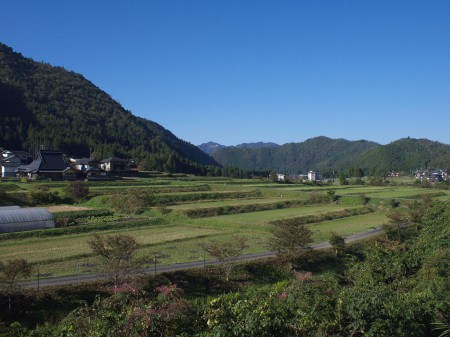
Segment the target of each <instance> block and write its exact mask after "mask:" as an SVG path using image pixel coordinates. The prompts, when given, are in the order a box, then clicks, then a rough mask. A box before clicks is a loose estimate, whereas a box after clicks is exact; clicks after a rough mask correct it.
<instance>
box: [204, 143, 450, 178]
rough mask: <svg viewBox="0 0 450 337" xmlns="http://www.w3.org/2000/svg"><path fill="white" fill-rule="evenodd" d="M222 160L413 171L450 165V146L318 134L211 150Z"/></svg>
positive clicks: (296, 168) (251, 165) (298, 168)
mask: <svg viewBox="0 0 450 337" xmlns="http://www.w3.org/2000/svg"><path fill="white" fill-rule="evenodd" d="M211 156H212V157H213V158H214V159H216V160H217V161H218V162H219V163H220V164H222V165H227V166H230V165H232V166H238V167H240V168H243V169H248V170H253V169H256V170H273V171H277V172H287V173H289V174H297V173H306V172H307V171H309V170H315V171H319V172H320V173H321V174H323V175H327V176H332V175H333V172H334V173H338V172H346V171H347V170H348V169H349V168H350V167H360V168H362V169H363V170H364V171H365V173H366V174H369V173H370V172H374V170H379V169H383V170H385V171H386V170H399V171H404V172H408V171H412V170H416V169H423V168H430V169H433V168H442V169H447V168H449V167H450V146H449V145H446V144H442V143H439V142H433V141H430V140H427V139H412V138H404V139H400V140H397V141H395V142H392V143H390V144H387V145H379V144H377V143H374V142H369V141H365V140H359V141H348V140H345V139H330V138H327V137H316V138H311V139H308V140H306V141H304V142H301V143H289V144H284V145H282V146H280V147H277V148H259V149H249V148H245V149H243V148H237V147H226V148H223V149H220V150H217V151H216V152H214V153H212V154H211Z"/></svg>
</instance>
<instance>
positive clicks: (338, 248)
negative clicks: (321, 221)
mask: <svg viewBox="0 0 450 337" xmlns="http://www.w3.org/2000/svg"><path fill="white" fill-rule="evenodd" d="M328 242H329V243H330V245H331V247H332V248H333V250H334V251H335V254H336V256H338V255H341V254H342V253H343V252H344V250H345V238H344V237H342V236H340V235H339V234H337V233H336V232H331V235H330V239H329V240H328Z"/></svg>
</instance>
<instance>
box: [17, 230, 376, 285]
mask: <svg viewBox="0 0 450 337" xmlns="http://www.w3.org/2000/svg"><path fill="white" fill-rule="evenodd" d="M381 231H382V229H381V228H374V229H370V230H368V231H365V232H361V233H356V234H352V235H350V236H348V237H347V238H346V239H345V242H346V243H349V242H353V241H357V240H361V239H366V238H368V237H371V236H374V235H376V234H379V233H380V232H381ZM330 247H331V245H330V244H329V243H328V242H321V243H317V244H315V245H312V246H311V248H312V249H314V250H319V249H326V248H330ZM275 255H276V252H262V253H253V254H246V255H241V256H239V257H237V258H236V260H237V261H251V260H258V259H264V258H268V257H274V256H275ZM217 264H220V262H219V261H217V260H205V261H195V262H185V263H176V264H171V265H162V266H156V267H152V268H147V269H145V270H144V271H143V272H144V274H147V275H150V274H160V273H166V272H172V271H177V270H186V269H192V268H201V267H204V266H205V265H217ZM42 276H43V275H42ZM42 276H39V277H37V278H36V279H35V280H32V281H27V282H23V283H21V284H22V285H23V286H24V287H25V288H37V289H39V288H42V287H51V286H61V285H69V284H72V285H76V284H80V283H86V282H94V281H99V280H102V279H104V278H105V276H104V274H102V273H91V274H80V275H70V276H61V277H53V278H43V277H42Z"/></svg>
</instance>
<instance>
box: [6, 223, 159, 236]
mask: <svg viewBox="0 0 450 337" xmlns="http://www.w3.org/2000/svg"><path fill="white" fill-rule="evenodd" d="M71 221H73V223H74V226H72V227H64V228H50V229H42V230H34V231H23V232H13V233H3V234H2V235H1V236H0V241H8V240H15V239H24V238H44V237H51V236H63V235H68V234H80V233H91V232H98V231H108V230H118V229H127V228H139V227H148V226H160V225H164V224H165V221H164V220H162V219H158V218H157V219H135V220H120V219H118V220H116V221H108V222H105V223H100V224H95V225H92V224H88V225H77V223H78V222H77V220H75V219H74V220H69V221H68V223H71Z"/></svg>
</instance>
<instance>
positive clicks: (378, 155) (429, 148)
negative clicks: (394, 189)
mask: <svg viewBox="0 0 450 337" xmlns="http://www.w3.org/2000/svg"><path fill="white" fill-rule="evenodd" d="M355 164H356V165H357V166H359V167H361V168H363V169H366V170H370V169H373V168H379V167H384V168H387V169H392V170H399V171H411V170H416V169H427V168H430V169H432V168H442V169H447V168H449V167H450V146H449V145H446V144H442V143H439V142H434V141H431V140H428V139H414V138H402V139H399V140H397V141H395V142H392V143H390V144H387V145H384V146H380V147H377V148H375V149H372V150H370V151H368V152H367V153H365V154H364V155H362V156H361V157H360V158H359V159H358V160H357V161H356V162H355Z"/></svg>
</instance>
